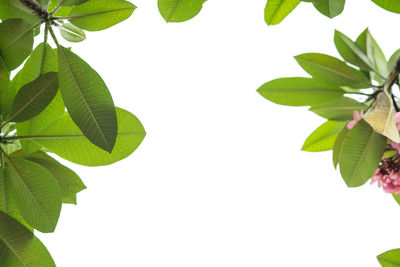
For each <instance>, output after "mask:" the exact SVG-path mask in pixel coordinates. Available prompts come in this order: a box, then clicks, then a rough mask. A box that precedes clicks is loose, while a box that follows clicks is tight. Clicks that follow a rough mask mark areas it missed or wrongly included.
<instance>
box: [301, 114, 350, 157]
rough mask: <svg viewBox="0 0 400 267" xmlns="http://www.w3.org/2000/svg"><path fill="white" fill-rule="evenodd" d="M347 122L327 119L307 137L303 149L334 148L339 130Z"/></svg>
mask: <svg viewBox="0 0 400 267" xmlns="http://www.w3.org/2000/svg"><path fill="white" fill-rule="evenodd" d="M344 125H345V122H342V121H327V122H325V123H324V124H322V125H321V126H320V127H318V128H317V129H316V130H315V131H314V132H313V133H312V134H311V135H310V136H309V137H307V139H306V141H305V142H304V145H303V147H302V148H301V150H303V151H309V152H319V151H327V150H331V149H332V148H333V145H334V143H335V140H336V137H337V135H338V133H339V131H340V130H341V129H342V128H343V126H344Z"/></svg>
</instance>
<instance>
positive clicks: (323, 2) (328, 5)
mask: <svg viewBox="0 0 400 267" xmlns="http://www.w3.org/2000/svg"><path fill="white" fill-rule="evenodd" d="M345 2H346V0H313V1H312V3H313V4H314V7H315V8H316V9H317V10H318V11H319V12H321V13H322V14H324V15H325V16H327V17H329V18H333V17H336V16H337V15H339V14H341V13H342V12H343V9H344V4H345Z"/></svg>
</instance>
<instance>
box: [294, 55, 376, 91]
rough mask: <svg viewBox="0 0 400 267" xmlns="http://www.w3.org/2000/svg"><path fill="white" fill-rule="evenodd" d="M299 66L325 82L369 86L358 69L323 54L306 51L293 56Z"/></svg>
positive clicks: (361, 86) (359, 86)
mask: <svg viewBox="0 0 400 267" xmlns="http://www.w3.org/2000/svg"><path fill="white" fill-rule="evenodd" d="M295 59H296V60H297V62H298V63H299V64H300V66H301V67H302V68H303V69H304V70H305V71H307V72H308V73H309V74H310V75H311V76H313V77H314V78H317V79H321V80H325V81H327V82H330V83H333V84H337V85H341V86H350V87H353V88H354V87H357V88H369V87H370V86H369V85H368V83H369V81H368V80H367V79H366V78H365V76H364V75H363V74H362V73H361V72H360V71H359V70H356V69H354V68H352V67H350V66H348V65H347V64H346V63H344V62H343V61H341V60H339V59H337V58H335V57H331V56H328V55H324V54H319V53H308V54H302V55H298V56H296V57H295Z"/></svg>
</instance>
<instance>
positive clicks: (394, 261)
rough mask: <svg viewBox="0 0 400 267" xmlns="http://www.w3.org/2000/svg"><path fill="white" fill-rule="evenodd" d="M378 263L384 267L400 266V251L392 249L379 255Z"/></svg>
mask: <svg viewBox="0 0 400 267" xmlns="http://www.w3.org/2000/svg"><path fill="white" fill-rule="evenodd" d="M377 258H378V261H379V263H380V264H381V266H382V267H397V266H400V249H392V250H389V251H386V252H385V253H382V254H380V255H378V257H377Z"/></svg>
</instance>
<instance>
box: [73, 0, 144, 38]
mask: <svg viewBox="0 0 400 267" xmlns="http://www.w3.org/2000/svg"><path fill="white" fill-rule="evenodd" d="M135 9H136V6H135V5H133V4H132V3H130V2H127V1H125V0H96V1H88V2H86V3H84V4H82V5H79V6H76V7H74V8H72V10H71V12H70V13H69V14H68V16H69V17H70V20H69V21H70V22H71V23H72V24H74V25H75V26H78V27H79V28H81V29H84V30H87V31H101V30H104V29H107V28H109V27H111V26H113V25H115V24H118V23H120V22H121V21H124V20H126V19H127V18H129V17H130V16H131V15H132V12H133V11H134V10H135Z"/></svg>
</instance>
